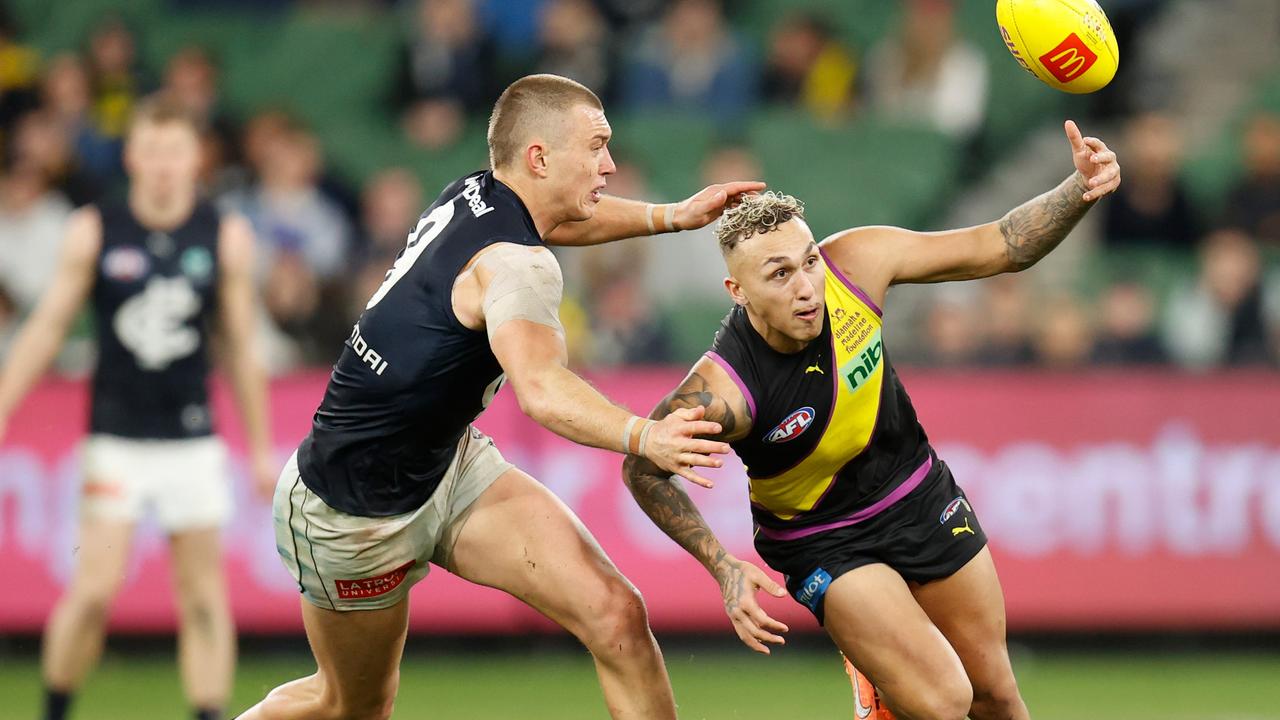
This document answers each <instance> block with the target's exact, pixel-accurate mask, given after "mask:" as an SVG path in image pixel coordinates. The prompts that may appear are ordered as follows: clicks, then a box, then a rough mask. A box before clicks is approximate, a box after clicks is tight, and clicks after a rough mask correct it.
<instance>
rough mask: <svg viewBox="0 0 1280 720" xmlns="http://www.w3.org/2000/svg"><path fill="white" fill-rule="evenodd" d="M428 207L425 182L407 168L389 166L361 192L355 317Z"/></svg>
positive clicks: (352, 299)
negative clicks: (424, 196) (423, 187)
mask: <svg viewBox="0 0 1280 720" xmlns="http://www.w3.org/2000/svg"><path fill="white" fill-rule="evenodd" d="M425 209H426V205H425V204H424V200H423V197H422V184H421V183H419V182H418V178H417V177H416V176H415V175H414V174H413V173H412V172H410V171H409V170H407V169H405V168H400V167H393V168H387V169H386V170H383V171H381V172H379V173H377V174H376V175H374V176H373V177H372V178H370V179H369V181H368V182H367V183H365V186H364V192H363V193H361V211H360V242H359V253H360V258H359V260H358V270H357V271H356V273H355V275H354V277H353V284H354V287H353V288H352V290H351V296H350V307H351V311H350V312H349V313H348V314H349V315H350V316H351V318H352V319H353V320H354V319H355V318H356V317H357V316H359V314H360V312H361V311H363V310H364V306H365V303H367V302H368V300H369V298H371V297H373V293H374V292H375V291H376V290H377V289H378V286H380V285H382V281H383V280H384V279H385V278H386V274H387V271H389V270H390V269H391V264H392V263H393V262H395V259H396V255H397V254H399V253H400V251H401V250H403V249H404V247H405V244H406V243H407V242H408V240H409V234H410V233H411V232H412V231H413V228H414V226H415V225H416V224H417V222H418V218H419V217H420V216H421V215H422V211H423V210H425Z"/></svg>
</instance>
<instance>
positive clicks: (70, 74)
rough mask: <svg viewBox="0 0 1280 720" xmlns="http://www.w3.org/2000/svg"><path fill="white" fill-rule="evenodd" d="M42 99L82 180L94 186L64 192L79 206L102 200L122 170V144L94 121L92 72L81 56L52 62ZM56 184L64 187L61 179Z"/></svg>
mask: <svg viewBox="0 0 1280 720" xmlns="http://www.w3.org/2000/svg"><path fill="white" fill-rule="evenodd" d="M40 97H41V102H42V109H43V110H45V111H47V112H48V113H50V114H51V115H52V118H53V122H54V123H55V124H56V125H57V127H58V128H59V130H60V132H61V133H62V134H63V136H64V137H65V138H66V140H67V142H68V143H70V145H71V150H72V153H71V154H72V156H73V157H72V158H71V164H72V165H74V166H75V168H76V169H77V171H78V173H79V177H80V179H81V180H83V181H84V182H86V183H91V184H92V186H93V187H92V188H86V189H81V188H67V187H64V188H63V192H64V193H66V194H67V197H69V198H70V199H71V202H72V203H74V204H76V205H81V204H84V203H86V202H90V201H93V200H97V199H99V197H98V194H99V193H101V192H102V191H104V190H105V189H106V185H107V183H108V182H109V181H110V179H111V177H112V173H114V172H115V171H116V169H117V168H118V167H119V163H120V141H119V139H113V138H109V137H107V136H105V135H103V134H102V133H101V132H100V131H99V130H98V128H97V127H96V126H95V125H94V124H93V122H92V118H91V117H90V114H89V111H90V107H91V104H92V95H91V94H90V91H89V72H88V70H87V68H86V67H85V65H84V62H83V61H82V60H81V59H80V57H79V56H78V55H73V54H70V53H66V54H63V55H58V56H56V57H55V58H53V60H51V61H50V62H49V64H48V67H47V68H46V69H45V74H44V83H43V85H42V86H41V91H40ZM104 168H105V173H106V174H105V175H104V174H103V172H104V170H103V169H104ZM54 182H55V184H59V185H61V183H59V182H58V181H57V180H55V181H54Z"/></svg>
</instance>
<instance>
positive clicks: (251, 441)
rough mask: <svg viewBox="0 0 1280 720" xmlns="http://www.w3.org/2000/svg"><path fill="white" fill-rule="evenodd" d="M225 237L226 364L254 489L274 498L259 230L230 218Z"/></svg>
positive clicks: (222, 311)
mask: <svg viewBox="0 0 1280 720" xmlns="http://www.w3.org/2000/svg"><path fill="white" fill-rule="evenodd" d="M219 235H220V237H219V238H218V260H219V264H220V265H221V268H222V269H221V272H220V279H219V283H218V315H219V318H218V319H219V321H220V322H219V325H220V327H221V331H222V340H223V342H224V343H225V344H226V348H225V350H226V352H225V353H224V356H223V357H222V361H223V364H224V367H225V369H226V371H227V377H228V378H229V379H230V380H231V388H232V390H233V391H234V392H235V396H236V405H237V406H238V407H239V409H240V417H241V419H242V420H243V422H244V429H245V439H246V440H247V441H248V445H249V461H250V466H251V468H252V474H253V483H254V487H255V488H256V489H257V490H258V494H259V495H261V496H262V497H264V498H267V499H270V498H271V494H272V492H273V491H274V490H275V486H276V476H277V475H278V474H279V472H280V469H279V468H278V467H276V464H275V459H274V458H273V457H272V454H271V430H270V427H269V424H268V422H267V399H268V394H269V393H268V390H267V374H266V371H265V370H263V368H262V362H261V359H260V358H259V355H258V347H257V343H256V342H255V338H254V307H255V305H256V304H257V295H256V292H255V291H254V288H253V255H254V253H253V246H254V236H253V228H252V227H251V226H250V225H249V221H248V220H246V219H244V218H243V217H240V216H239V215H230V216H228V217H226V218H225V219H223V221H222V227H221V229H220V231H219Z"/></svg>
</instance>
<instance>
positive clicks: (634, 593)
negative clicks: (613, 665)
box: [582, 577, 649, 652]
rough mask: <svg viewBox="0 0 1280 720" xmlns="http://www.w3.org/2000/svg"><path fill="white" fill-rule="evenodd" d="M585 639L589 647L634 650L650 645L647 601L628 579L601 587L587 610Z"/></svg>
mask: <svg viewBox="0 0 1280 720" xmlns="http://www.w3.org/2000/svg"><path fill="white" fill-rule="evenodd" d="M586 612H587V619H586V623H585V626H586V627H585V628H584V631H585V637H583V638H582V640H583V642H585V643H586V645H587V647H589V648H592V649H593V650H594V649H597V648H600V649H603V648H619V647H620V648H621V649H622V651H623V652H628V651H630V650H631V649H634V648H635V647H636V645H637V643H639V642H641V641H644V642H647V639H648V636H649V614H648V612H647V611H646V610H645V606H644V598H642V597H640V592H639V591H638V590H636V588H635V586H634V585H632V584H631V583H629V582H627V580H626V579H625V578H622V577H618V578H611V579H610V580H609V581H608V582H606V583H604V585H603V586H602V587H601V588H600V590H599V591H598V592H597V593H596V594H595V597H594V598H592V602H590V603H589V604H588V607H587V608H586Z"/></svg>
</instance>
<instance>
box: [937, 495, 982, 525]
mask: <svg viewBox="0 0 1280 720" xmlns="http://www.w3.org/2000/svg"><path fill="white" fill-rule="evenodd" d="M960 508H964V509H965V510H967V511H969V512H973V508H971V507H969V501H968V500H965V499H964V498H962V497H958V498H956V499H955V500H952V501H951V502H949V503H947V507H946V509H945V510H943V511H942V517H940V518H938V522H939V523H941V524H943V525H946V524H947V521H948V520H950V519H951V516H952V515H955V514H956V513H957V512H959V511H960Z"/></svg>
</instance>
